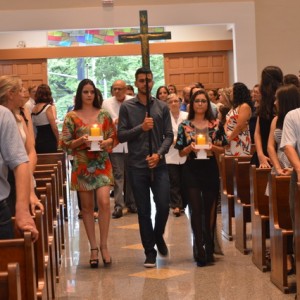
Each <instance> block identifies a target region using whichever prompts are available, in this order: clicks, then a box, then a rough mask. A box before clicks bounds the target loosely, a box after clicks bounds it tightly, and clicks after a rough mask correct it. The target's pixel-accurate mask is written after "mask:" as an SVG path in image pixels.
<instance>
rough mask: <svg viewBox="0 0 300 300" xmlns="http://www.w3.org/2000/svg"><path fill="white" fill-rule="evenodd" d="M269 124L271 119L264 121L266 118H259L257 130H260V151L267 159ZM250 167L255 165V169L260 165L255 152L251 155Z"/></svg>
mask: <svg viewBox="0 0 300 300" xmlns="http://www.w3.org/2000/svg"><path fill="white" fill-rule="evenodd" d="M271 123H272V118H271V119H266V118H262V117H259V128H260V136H261V144H262V150H263V153H264V155H265V156H267V157H269V154H268V150H267V148H268V139H269V133H270V127H271ZM251 165H256V167H257V168H258V167H259V165H260V163H259V159H258V156H257V152H256V151H255V152H254V153H253V156H252V158H251Z"/></svg>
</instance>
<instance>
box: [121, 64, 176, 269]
mask: <svg viewBox="0 0 300 300" xmlns="http://www.w3.org/2000/svg"><path fill="white" fill-rule="evenodd" d="M146 76H147V78H148V87H149V94H150V92H151V89H152V87H153V83H154V82H153V75H152V72H151V71H150V70H148V69H145V68H140V69H138V70H137V71H136V73H135V86H136V87H137V89H138V94H137V96H136V97H135V98H133V99H130V100H128V101H125V102H124V103H123V104H122V105H121V108H120V113H119V123H118V138H119V141H120V142H121V143H123V142H127V143H128V153H129V162H128V165H129V170H128V173H129V178H130V181H131V186H132V188H133V193H134V198H135V201H136V205H137V209H138V219H139V227H140V235H141V239H142V244H143V247H144V249H145V255H146V260H145V263H144V266H145V267H146V268H151V267H155V266H156V255H157V252H156V250H155V249H154V246H155V244H156V246H157V249H158V251H159V253H160V254H161V255H163V256H166V255H168V248H167V246H166V243H165V241H164V238H163V234H164V230H165V226H166V223H167V220H168V215H169V203H170V186H169V176H168V169H167V166H166V162H165V157H164V155H165V154H166V153H167V152H168V150H169V147H170V146H171V144H172V142H173V138H174V137H173V131H172V124H171V118H170V112H169V109H168V107H167V105H166V104H165V103H164V102H163V101H159V100H157V99H155V98H153V97H150V116H148V115H147V91H146ZM149 131H151V137H152V152H153V153H152V155H151V156H150V155H149V139H148V137H149ZM150 189H151V191H152V193H153V200H154V202H155V205H156V216H155V226H154V228H153V226H152V221H151V203H150Z"/></svg>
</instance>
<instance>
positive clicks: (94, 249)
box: [90, 248, 99, 269]
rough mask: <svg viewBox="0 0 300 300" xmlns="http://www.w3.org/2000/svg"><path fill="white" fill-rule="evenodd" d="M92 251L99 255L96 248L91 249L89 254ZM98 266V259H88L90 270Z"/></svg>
mask: <svg viewBox="0 0 300 300" xmlns="http://www.w3.org/2000/svg"><path fill="white" fill-rule="evenodd" d="M92 251H97V255H98V253H99V249H98V248H93V249H91V252H92ZM98 265H99V259H98V258H95V259H90V266H91V268H92V269H95V268H98Z"/></svg>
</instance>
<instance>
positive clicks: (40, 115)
mask: <svg viewBox="0 0 300 300" xmlns="http://www.w3.org/2000/svg"><path fill="white" fill-rule="evenodd" d="M35 103H36V105H35V106H34V108H33V110H32V121H33V124H34V125H35V127H36V131H37V134H36V138H35V149H36V152H37V153H53V152H57V146H58V142H59V134H58V129H57V125H56V122H55V116H54V113H53V107H52V106H53V98H52V94H51V90H50V87H49V86H48V85H47V84H41V85H39V86H38V89H37V91H36V94H35Z"/></svg>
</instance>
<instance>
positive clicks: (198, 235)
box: [175, 89, 226, 267]
mask: <svg viewBox="0 0 300 300" xmlns="http://www.w3.org/2000/svg"><path fill="white" fill-rule="evenodd" d="M218 124H219V122H218V120H216V119H215V117H214V115H213V112H212V107H211V103H210V101H209V97H208V95H207V93H206V91H205V90H203V89H200V90H199V91H197V92H195V93H194V94H193V95H192V98H191V102H190V109H189V114H188V118H187V120H185V121H183V122H182V123H181V124H180V125H179V127H178V135H177V142H176V145H175V148H176V149H178V150H179V155H180V156H182V157H183V156H187V160H186V162H185V164H184V166H183V174H184V175H185V176H184V180H185V182H184V185H185V188H186V193H187V198H188V205H189V208H190V211H191V226H192V231H193V240H194V241H193V253H194V259H195V260H196V263H197V266H198V267H204V266H205V265H207V264H210V263H213V262H214V256H213V252H214V232H215V225H216V205H217V199H218V195H219V185H220V180H219V169H218V164H217V160H216V154H217V153H219V152H223V151H224V149H223V148H222V147H219V146H216V145H215V144H214V143H215V138H216V132H217V130H218ZM224 138H225V139H226V137H224ZM196 145H207V148H208V149H207V150H205V149H203V151H208V153H207V159H196V158H197V153H198V152H199V149H197V147H196Z"/></svg>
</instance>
